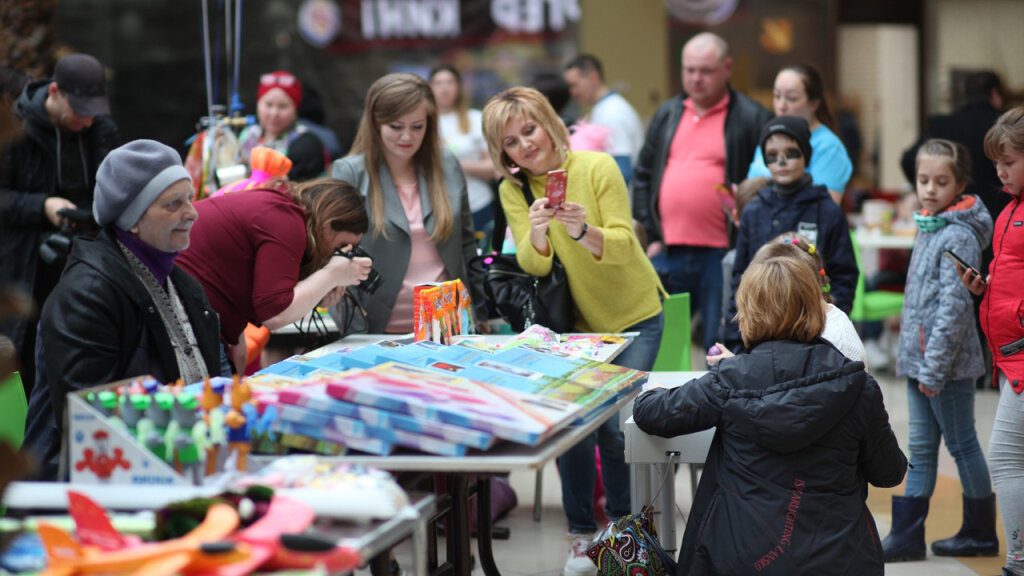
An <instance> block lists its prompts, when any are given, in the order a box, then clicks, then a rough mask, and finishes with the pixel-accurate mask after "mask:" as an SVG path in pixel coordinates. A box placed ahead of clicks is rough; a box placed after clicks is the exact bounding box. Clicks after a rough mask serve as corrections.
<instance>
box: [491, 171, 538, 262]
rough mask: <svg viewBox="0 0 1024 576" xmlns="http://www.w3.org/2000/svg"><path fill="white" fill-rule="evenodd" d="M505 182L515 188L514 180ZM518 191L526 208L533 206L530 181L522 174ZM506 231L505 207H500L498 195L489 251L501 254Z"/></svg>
mask: <svg viewBox="0 0 1024 576" xmlns="http://www.w3.org/2000/svg"><path fill="white" fill-rule="evenodd" d="M506 181H507V182H509V183H510V184H512V185H513V186H517V184H516V183H515V181H514V180H508V179H506ZM519 189H520V190H522V192H523V199H524V200H526V208H527V209H529V208H530V206H532V205H533V192H532V191H530V180H529V178H528V177H527V176H526V175H525V174H524V175H523V185H522V186H519ZM507 230H508V219H507V218H506V217H505V207H504V206H502V205H501V195H500V194H499V195H498V211H497V213H496V214H495V215H494V232H492V236H491V249H492V250H494V251H495V252H497V253H498V254H501V249H502V248H503V247H504V246H505V232H506V231H507Z"/></svg>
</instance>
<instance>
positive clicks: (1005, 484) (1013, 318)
mask: <svg viewBox="0 0 1024 576" xmlns="http://www.w3.org/2000/svg"><path fill="white" fill-rule="evenodd" d="M985 155H986V156H988V157H989V158H990V159H991V160H992V162H993V163H994V164H995V168H996V172H997V173H998V175H999V180H1000V181H1002V183H1003V190H1004V191H1005V192H1006V193H1008V194H1010V195H1011V196H1013V200H1012V201H1011V202H1010V204H1009V205H1007V206H1006V208H1004V209H1003V211H1002V213H1001V214H999V218H998V219H997V220H996V224H995V231H994V233H993V236H992V251H993V253H994V257H993V259H992V263H991V264H990V265H989V274H988V277H987V278H982V277H981V275H980V274H978V273H975V272H974V271H972V270H960V272H961V276H960V279H961V280H962V281H963V283H964V284H965V285H966V286H967V288H968V289H969V290H970V291H971V292H973V293H975V294H978V295H982V294H984V299H983V300H982V301H981V327H982V330H984V331H985V337H986V338H987V339H988V345H989V348H991V350H992V361H993V375H994V376H997V377H998V378H999V390H1000V397H999V407H998V408H997V409H996V416H995V419H994V421H993V424H992V437H991V439H990V440H989V446H988V458H989V464H990V469H991V472H992V483H993V485H994V487H995V491H996V496H997V497H998V500H999V511H1000V513H1001V514H1002V517H1003V528H1004V530H1005V531H1006V567H1004V568H1003V574H1004V576H1006V575H1010V576H1024V533H1022V529H1024V397H1022V396H1021V392H1022V391H1024V353H1022V351H1024V301H1022V300H1021V296H1020V286H1021V284H1022V282H1024V207H1022V206H1021V190H1022V189H1024V107H1018V108H1014V109H1013V110H1010V111H1009V112H1007V113H1005V114H1003V115H1002V116H1000V117H999V120H997V121H996V123H995V125H994V126H992V128H991V129H989V131H988V134H986V135H985Z"/></svg>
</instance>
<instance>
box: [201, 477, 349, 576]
mask: <svg viewBox="0 0 1024 576" xmlns="http://www.w3.org/2000/svg"><path fill="white" fill-rule="evenodd" d="M315 517H316V515H315V514H314V512H313V509H312V508H310V507H309V505H308V504H306V503H304V502H301V501H299V500H295V499H293V498H288V497H287V496H276V495H275V496H274V498H273V499H272V500H271V501H270V508H269V509H267V512H266V513H265V514H264V515H263V517H262V518H260V519H259V520H257V521H256V522H253V524H252V525H251V526H249V527H248V528H244V529H242V530H239V531H238V532H236V533H235V535H234V536H232V539H233V540H235V541H237V542H242V543H244V544H247V545H248V546H249V551H250V556H249V558H247V559H246V560H243V561H241V562H235V563H232V564H228V565H222V566H218V567H216V568H214V569H213V570H211V571H210V572H204V573H202V574H195V575H193V576H245V575H246V574H251V573H252V572H254V571H256V570H260V571H264V570H295V569H305V570H308V569H312V568H315V567H317V566H323V567H324V568H325V569H326V570H327V571H328V572H329V573H331V574H334V573H338V572H349V571H352V570H354V569H355V568H358V567H359V565H360V564H361V563H362V559H361V557H360V555H359V553H358V551H356V550H351V549H349V548H345V547H340V546H337V545H336V544H335V543H334V542H331V541H328V540H322V539H320V538H318V537H314V536H305V535H303V532H305V531H306V529H308V528H309V527H310V526H312V524H313V520H314V519H315ZM286 544H293V547H291V548H289V547H288V546H286Z"/></svg>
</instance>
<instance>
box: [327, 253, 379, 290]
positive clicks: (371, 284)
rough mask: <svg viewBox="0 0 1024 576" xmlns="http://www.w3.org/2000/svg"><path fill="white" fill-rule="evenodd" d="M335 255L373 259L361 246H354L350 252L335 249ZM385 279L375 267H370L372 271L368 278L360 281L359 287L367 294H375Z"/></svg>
mask: <svg viewBox="0 0 1024 576" xmlns="http://www.w3.org/2000/svg"><path fill="white" fill-rule="evenodd" d="M334 255H335V256H344V257H345V258H348V259H349V260H351V259H353V258H369V259H371V260H373V256H370V255H369V254H368V253H367V252H366V250H363V248H362V247H361V246H353V247H352V249H351V250H349V251H348V252H342V251H341V248H338V249H336V250H335V251H334ZM383 281H384V277H383V276H381V275H380V272H377V270H376V269H375V268H370V273H369V274H368V275H367V276H366V280H363V281H362V282H360V283H359V286H358V288H359V289H360V290H362V291H363V292H366V293H367V294H373V293H374V292H376V291H377V288H380V283H381V282H383Z"/></svg>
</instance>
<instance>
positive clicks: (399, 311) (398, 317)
mask: <svg viewBox="0 0 1024 576" xmlns="http://www.w3.org/2000/svg"><path fill="white" fill-rule="evenodd" d="M395 189H396V190H397V191H398V197H399V199H401V201H402V208H405V217H406V218H407V219H408V220H409V235H410V236H412V252H411V253H410V254H409V268H407V269H406V271H405V278H403V279H402V288H401V290H399V291H398V298H397V299H396V300H395V307H394V308H392V309H391V317H390V318H388V324H387V326H386V327H385V328H384V331H385V332H387V333H389V334H395V333H405V332H412V329H413V322H412V320H413V306H412V297H413V289H414V288H415V287H416V285H417V284H423V283H426V282H444V281H446V280H448V274H447V272H445V269H444V262H443V261H441V255H440V254H438V252H437V246H436V245H435V244H434V241H433V240H431V238H430V233H429V232H427V230H426V228H424V227H423V210H422V207H421V206H420V187H419V185H418V184H416V183H413V184H408V185H405V186H401V185H398V184H396V185H395Z"/></svg>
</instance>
